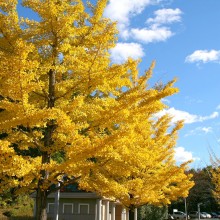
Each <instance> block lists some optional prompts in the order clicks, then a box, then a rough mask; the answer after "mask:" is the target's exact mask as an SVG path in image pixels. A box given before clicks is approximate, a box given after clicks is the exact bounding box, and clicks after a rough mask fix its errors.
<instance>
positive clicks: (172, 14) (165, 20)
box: [147, 8, 182, 26]
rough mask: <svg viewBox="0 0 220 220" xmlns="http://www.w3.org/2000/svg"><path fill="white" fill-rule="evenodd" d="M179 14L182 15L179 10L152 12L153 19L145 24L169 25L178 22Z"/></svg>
mask: <svg viewBox="0 0 220 220" xmlns="http://www.w3.org/2000/svg"><path fill="white" fill-rule="evenodd" d="M181 14H182V11H181V10H180V9H179V8H176V9H171V8H164V9H160V10H157V11H155V12H154V15H155V17H154V18H149V19H147V23H148V24H153V25H156V26H159V25H162V24H171V23H174V22H180V21H181Z"/></svg>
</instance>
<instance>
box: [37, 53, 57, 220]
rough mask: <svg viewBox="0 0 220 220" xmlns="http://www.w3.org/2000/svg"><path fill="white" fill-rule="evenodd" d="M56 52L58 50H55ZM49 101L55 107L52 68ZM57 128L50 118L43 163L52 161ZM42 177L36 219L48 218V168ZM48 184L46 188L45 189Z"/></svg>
mask: <svg viewBox="0 0 220 220" xmlns="http://www.w3.org/2000/svg"><path fill="white" fill-rule="evenodd" d="M54 53H55V54H56V51H55V52H54ZM48 80H49V86H48V103H47V108H53V107H54V105H55V71H54V70H52V69H50V71H49V72H48ZM55 129H56V124H55V121H54V120H48V122H47V126H46V128H45V134H44V147H45V151H43V152H42V161H41V163H42V165H43V164H49V163H50V156H51V155H50V154H49V153H48V151H47V148H50V147H52V145H53V140H52V135H53V132H54V130H55ZM40 174H41V179H39V181H38V188H37V197H36V220H47V196H48V194H49V189H48V185H47V181H48V178H49V172H48V171H47V170H41V171H40ZM45 185H46V189H45Z"/></svg>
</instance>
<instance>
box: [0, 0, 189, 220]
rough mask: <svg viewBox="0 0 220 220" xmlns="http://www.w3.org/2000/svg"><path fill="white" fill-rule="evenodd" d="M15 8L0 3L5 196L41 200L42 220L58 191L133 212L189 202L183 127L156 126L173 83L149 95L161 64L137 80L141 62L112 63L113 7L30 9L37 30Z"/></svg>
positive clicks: (101, 2) (46, 3)
mask: <svg viewBox="0 0 220 220" xmlns="http://www.w3.org/2000/svg"><path fill="white" fill-rule="evenodd" d="M19 2H20V1H19ZM18 4H20V3H18V1H16V0H8V1H0V110H1V111H0V134H1V140H0V147H1V148H0V158H1V159H0V160H1V163H0V169H1V173H0V183H1V188H0V189H1V191H4V189H6V188H9V187H13V188H16V189H17V192H19V193H21V192H33V191H36V192H37V196H36V205H37V206H36V207H37V211H36V213H37V214H36V219H40V220H45V219H46V218H47V213H46V202H47V196H48V195H49V194H50V193H51V192H52V191H54V190H57V189H58V188H54V187H53V188H52V187H51V186H52V185H55V184H57V183H58V182H59V183H60V186H63V185H65V184H68V183H73V182H77V183H78V184H79V186H80V187H81V188H82V189H84V190H90V191H94V192H97V193H99V194H100V195H102V196H107V197H109V198H111V199H113V200H118V201H120V202H121V203H122V204H123V205H124V206H126V207H128V208H129V209H132V208H133V207H137V206H139V205H142V204H146V203H148V204H167V203H169V202H170V201H171V200H175V199H176V198H178V197H181V196H186V195H187V193H188V190H189V189H190V187H192V185H193V183H192V182H191V181H190V176H189V175H186V174H185V169H186V167H187V164H182V165H181V166H177V165H176V163H175V160H174V147H175V144H176V139H177V132H178V130H179V129H180V128H181V126H182V122H178V123H176V125H173V126H171V124H170V122H171V118H170V117H169V116H166V115H165V116H163V117H161V118H156V117H155V114H156V113H158V112H159V111H161V110H163V109H164V108H165V107H166V106H165V105H164V104H163V102H162V99H163V98H164V97H167V96H170V95H173V94H174V93H176V92H177V91H178V89H177V88H174V87H173V84H174V83H175V80H171V81H170V82H168V83H166V84H161V85H160V86H157V85H156V86H154V87H150V86H149V85H148V80H149V79H150V77H151V75H152V70H153V67H154V63H152V65H151V66H150V68H149V69H148V70H147V71H146V72H145V73H142V74H140V73H139V70H138V65H139V61H138V60H132V59H128V60H127V61H126V62H124V63H123V64H114V63H112V62H111V59H110V49H111V48H113V47H114V46H115V43H116V41H117V28H116V23H114V22H112V21H111V20H110V19H108V18H105V17H103V11H104V9H105V7H106V4H107V0H98V1H97V3H96V5H95V6H94V5H92V4H91V3H87V4H84V2H83V1H82V0H62V1H61V0H23V1H22V4H23V6H24V7H26V8H29V9H32V10H33V11H34V13H35V14H37V17H36V20H31V19H28V18H22V17H20V16H19V14H18V12H17V5H18ZM64 176H65V178H64Z"/></svg>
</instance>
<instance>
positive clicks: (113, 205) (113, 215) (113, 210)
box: [111, 203, 115, 220]
mask: <svg viewBox="0 0 220 220" xmlns="http://www.w3.org/2000/svg"><path fill="white" fill-rule="evenodd" d="M111 220H115V203H113V204H112V218H111Z"/></svg>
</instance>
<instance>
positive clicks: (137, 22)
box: [19, 0, 220, 168]
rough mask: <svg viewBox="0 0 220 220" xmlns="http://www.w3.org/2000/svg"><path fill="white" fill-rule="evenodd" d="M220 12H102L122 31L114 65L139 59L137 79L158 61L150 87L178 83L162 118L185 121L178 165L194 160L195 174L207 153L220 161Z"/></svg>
mask: <svg viewBox="0 0 220 220" xmlns="http://www.w3.org/2000/svg"><path fill="white" fill-rule="evenodd" d="M92 2H96V1H95V0H93V1H92ZM219 9H220V1H219V0H202V1H201V0H109V4H108V6H107V8H106V10H105V17H110V18H111V19H113V20H116V21H117V22H118V29H119V31H120V33H119V36H118V37H119V41H118V43H117V45H116V47H115V48H114V49H112V50H111V58H112V60H113V61H114V62H116V63H121V62H124V61H125V60H126V59H127V57H128V56H130V57H133V58H135V59H137V58H141V59H142V62H141V64H140V67H139V68H140V74H141V73H143V72H144V71H145V70H146V69H148V67H149V65H150V63H151V62H152V61H153V60H156V67H155V69H154V76H153V78H152V79H151V84H152V85H153V84H154V83H156V82H158V81H163V82H167V81H169V80H171V79H173V78H174V77H177V78H178V82H177V83H176V86H177V87H178V88H179V89H180V92H179V93H178V94H177V95H174V96H172V97H169V98H167V99H165V100H164V102H165V103H166V104H167V105H169V108H168V109H166V111H163V112H161V113H160V114H164V113H169V114H171V115H172V116H173V121H177V120H182V119H183V120H185V126H184V128H183V129H182V130H181V131H180V133H179V139H178V143H177V147H176V160H177V161H178V162H184V161H186V160H189V159H194V162H193V163H192V164H191V166H192V167H194V168H200V167H204V166H206V165H207V164H209V163H210V158H209V152H210V151H213V152H214V153H216V154H217V155H219V156H220V119H219V113H220V100H219V98H218V97H219V95H218V94H220V43H219V42H220V27H219V21H220V13H219ZM19 12H20V13H21V14H22V16H27V17H33V16H34V15H33V14H32V12H30V11H27V10H25V11H23V9H22V8H19ZM24 13H25V14H24Z"/></svg>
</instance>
